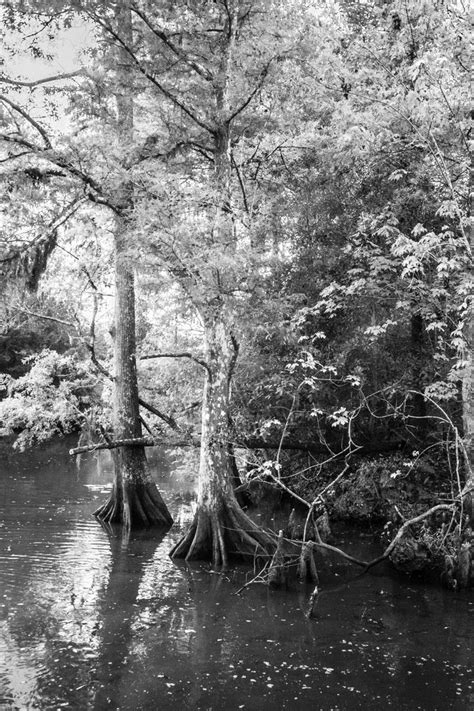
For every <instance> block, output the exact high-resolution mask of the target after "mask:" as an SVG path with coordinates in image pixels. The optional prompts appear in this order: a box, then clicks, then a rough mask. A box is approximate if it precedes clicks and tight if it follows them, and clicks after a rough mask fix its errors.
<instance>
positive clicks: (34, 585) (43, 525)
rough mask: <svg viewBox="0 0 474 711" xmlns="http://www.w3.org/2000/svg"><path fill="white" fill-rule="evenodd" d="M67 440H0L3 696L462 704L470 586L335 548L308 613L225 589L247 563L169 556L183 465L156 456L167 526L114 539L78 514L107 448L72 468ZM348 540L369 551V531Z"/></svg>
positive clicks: (183, 517) (182, 517)
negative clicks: (463, 589)
mask: <svg viewBox="0 0 474 711" xmlns="http://www.w3.org/2000/svg"><path fill="white" fill-rule="evenodd" d="M69 446H71V442H67V443H65V442H62V443H56V444H54V445H50V446H47V447H43V448H41V449H40V450H35V452H30V453H24V454H20V453H14V452H13V451H12V450H11V448H10V447H9V446H7V445H6V444H5V443H3V444H0V709H2V710H3V709H22V710H23V709H79V710H83V709H84V710H86V709H97V710H98V711H100V710H101V709H123V710H124V711H141V710H145V709H150V710H155V709H156V710H160V711H167V710H168V709H173V711H181V709H203V710H204V709H206V710H211V709H212V710H213V711H218V710H219V711H220V710H223V711H233V710H234V709H254V710H255V711H257V710H258V711H266V710H271V711H274V710H279V709H291V710H292V711H293V710H294V711H296V710H299V709H310V710H313V709H316V710H317V709H324V710H326V709H328V710H329V709H349V710H351V711H352V709H385V708H393V709H410V710H412V709H427V710H430V711H431V710H432V709H459V710H460V711H461V710H462V711H467V710H468V709H473V708H474V684H473V671H472V661H473V660H472V656H471V655H472V634H473V631H474V625H473V611H474V601H473V599H472V596H470V595H469V594H468V593H458V594H451V593H447V592H445V591H443V590H440V589H437V588H427V587H424V586H421V585H418V584H415V583H412V582H410V581H407V580H404V579H401V578H397V577H394V576H393V575H392V576H391V575H389V573H388V571H387V570H375V571H373V572H372V573H371V574H369V575H366V576H365V577H362V578H359V579H353V578H354V576H355V571H354V570H353V569H352V568H351V569H350V570H348V569H347V567H346V566H345V565H342V564H341V563H340V561H335V560H334V561H333V562H332V565H330V567H329V568H328V569H327V570H326V573H325V574H323V575H322V592H321V594H320V596H319V598H318V602H317V606H316V608H315V612H316V618H315V619H313V620H308V619H307V618H306V617H305V611H306V608H307V604H308V596H309V593H310V591H311V588H310V587H305V586H302V587H300V588H297V587H296V585H295V588H294V589H293V590H290V591H288V592H281V591H275V592H271V591H268V590H267V588H265V587H263V586H251V587H250V588H248V589H246V590H245V591H244V592H243V593H242V594H241V595H235V591H236V590H237V589H238V588H239V587H240V586H241V585H242V584H243V583H244V582H245V580H246V575H247V574H248V570H246V569H244V568H237V569H236V570H232V571H230V572H228V573H226V574H225V575H218V574H215V573H213V572H212V571H210V569H209V567H208V566H206V565H192V566H188V565H185V564H178V565H177V564H175V563H173V562H172V561H171V560H170V559H169V557H168V551H169V550H170V548H171V545H172V543H173V542H174V541H176V539H177V537H178V536H179V534H180V529H181V528H182V527H183V526H185V525H186V524H187V523H188V522H189V520H190V518H191V507H190V497H189V491H190V490H192V488H193V484H192V479H191V477H190V475H189V474H188V473H187V472H186V469H185V468H183V467H182V466H181V467H179V466H177V465H174V464H173V462H172V459H171V457H170V456H168V457H166V456H165V453H164V452H161V453H160V452H155V453H154V455H153V465H154V469H156V477H157V482H158V486H159V487H160V489H161V491H162V492H163V494H164V496H165V499H166V500H167V502H168V504H169V506H170V509H171V511H172V514H173V515H174V517H175V519H176V521H177V523H176V524H175V526H174V527H173V529H172V530H171V531H170V532H169V533H168V534H166V536H164V537H162V538H156V537H155V538H153V537H150V535H149V534H148V535H143V536H137V537H134V538H132V539H131V540H129V541H122V540H121V538H120V537H115V538H114V537H110V536H109V535H108V534H107V533H106V532H105V531H104V530H103V529H102V528H101V526H100V525H99V524H98V523H97V522H96V521H95V519H94V518H93V517H92V516H91V512H92V511H93V510H94V509H95V508H96V507H97V505H98V504H99V503H100V502H101V501H102V500H103V499H104V498H105V497H106V495H107V491H108V489H109V482H110V480H111V470H110V464H109V460H108V458H107V455H104V456H101V457H100V459H96V458H95V457H94V456H92V455H90V456H88V457H87V458H85V459H82V462H81V464H80V466H79V468H78V467H76V465H75V463H74V462H73V461H71V459H70V457H69V456H68V454H67V450H68V447H69ZM352 539H353V540H346V541H345V545H350V546H352V550H353V551H354V552H355V553H356V554H357V553H358V554H359V555H361V556H366V557H371V556H372V554H373V553H374V551H373V543H372V542H371V541H370V539H369V538H368V537H367V536H365V537H364V536H362V534H360V533H355V534H352ZM327 562H328V564H329V563H330V561H327ZM250 577H252V576H251V575H250ZM349 579H351V580H352V582H349Z"/></svg>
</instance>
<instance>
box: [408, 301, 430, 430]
mask: <svg viewBox="0 0 474 711" xmlns="http://www.w3.org/2000/svg"><path fill="white" fill-rule="evenodd" d="M410 326H411V328H410V331H411V333H410V335H411V357H412V366H411V373H412V388H413V390H415V394H414V395H413V401H412V411H411V418H409V423H410V425H412V426H413V427H414V428H415V431H416V432H418V434H419V436H420V437H421V438H423V437H424V436H425V433H426V430H427V414H428V413H427V409H426V400H425V398H424V396H423V388H424V383H423V357H424V349H425V338H424V327H423V316H422V315H421V314H420V313H413V314H412V316H411V323H410Z"/></svg>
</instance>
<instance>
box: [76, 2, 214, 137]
mask: <svg viewBox="0 0 474 711" xmlns="http://www.w3.org/2000/svg"><path fill="white" fill-rule="evenodd" d="M88 15H89V17H90V18H91V19H92V20H93V21H94V22H96V23H97V24H98V25H99V26H100V27H102V29H104V30H105V31H106V32H107V33H108V34H110V35H111V36H112V37H113V38H114V39H115V40H116V41H117V42H118V43H119V44H120V46H121V47H122V48H123V49H124V50H125V52H126V53H127V54H128V56H129V57H130V58H131V59H132V61H133V63H134V64H135V65H136V67H137V69H138V71H139V72H141V74H143V76H145V77H146V78H147V79H148V81H150V82H151V83H152V84H153V85H154V86H156V88H157V89H158V90H159V91H160V92H161V93H162V94H163V95H164V96H166V98H167V99H169V101H171V103H173V104H174V105H175V106H177V107H178V108H179V109H181V111H183V112H184V113H185V114H186V115H187V116H188V117H189V118H190V119H191V120H192V121H193V122H194V123H196V124H197V125H198V126H199V127H200V128H203V129H204V130H205V131H207V132H208V133H210V134H213V133H214V129H213V128H212V127H211V126H208V124H207V123H206V122H205V121H203V120H202V119H200V118H199V116H197V115H196V114H195V113H194V111H193V110H192V109H191V108H190V107H189V106H187V105H186V104H185V103H183V102H182V101H181V100H180V99H178V98H177V97H176V96H175V95H174V94H172V92H171V91H169V89H167V88H166V87H165V86H164V85H163V84H161V82H159V81H158V79H157V78H156V77H155V76H154V75H153V74H151V73H150V72H149V71H148V70H147V69H146V68H145V67H144V66H143V65H142V63H141V62H140V60H139V59H138V57H137V56H136V54H135V52H133V50H132V49H130V47H129V46H128V44H127V43H126V42H125V41H124V40H123V39H122V37H120V35H119V34H117V32H115V30H114V29H113V28H112V27H110V25H108V24H107V23H106V22H104V21H103V20H101V19H100V18H99V17H98V16H97V15H95V14H94V13H90V12H88Z"/></svg>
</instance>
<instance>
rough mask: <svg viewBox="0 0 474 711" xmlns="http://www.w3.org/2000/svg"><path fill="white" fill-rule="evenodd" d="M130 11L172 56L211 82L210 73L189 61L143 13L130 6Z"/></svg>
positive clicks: (134, 6) (191, 60)
mask: <svg viewBox="0 0 474 711" xmlns="http://www.w3.org/2000/svg"><path fill="white" fill-rule="evenodd" d="M131 7H132V10H133V12H134V13H135V14H136V15H138V17H139V18H140V19H141V20H142V21H143V22H144V23H145V25H146V26H147V27H148V29H149V30H151V31H152V32H153V34H154V35H155V36H156V37H158V39H160V40H161V41H162V42H163V43H164V44H165V45H166V46H167V47H168V49H170V50H171V51H172V52H173V54H175V55H176V56H177V57H179V59H182V60H183V62H184V63H185V64H187V65H188V66H189V67H191V69H193V70H194V71H195V72H196V74H198V75H199V76H200V77H202V78H203V79H205V80H206V81H212V80H213V76H212V73H211V72H210V71H209V70H208V69H206V68H205V67H202V66H201V65H200V64H198V63H197V62H195V61H194V60H193V59H191V58H190V57H189V56H188V55H187V54H186V52H185V51H184V50H183V49H181V47H179V46H178V45H176V44H174V42H172V41H171V40H170V38H169V37H168V35H167V34H166V33H165V32H163V30H160V29H158V28H157V27H155V26H154V25H152V23H151V21H150V19H149V18H148V17H147V16H146V15H145V13H144V12H143V11H142V10H140V8H138V7H137V6H136V5H132V6H131Z"/></svg>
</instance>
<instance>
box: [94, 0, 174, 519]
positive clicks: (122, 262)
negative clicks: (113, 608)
mask: <svg viewBox="0 0 474 711" xmlns="http://www.w3.org/2000/svg"><path fill="white" fill-rule="evenodd" d="M116 13H117V14H116V21H117V26H119V27H120V29H121V31H122V34H123V36H124V37H125V38H126V40H127V42H128V43H129V44H131V43H132V41H133V28H132V18H131V10H130V4H129V2H128V1H127V0H123V2H121V3H119V4H118V6H117V10H116ZM116 51H117V61H118V66H119V67H120V68H121V71H119V81H120V80H122V81H121V84H122V86H119V87H118V89H117V94H116V101H117V130H118V132H119V135H120V139H121V141H122V142H123V145H124V146H129V145H131V143H132V141H133V99H132V95H131V93H130V91H127V86H126V81H127V67H128V63H129V58H128V56H127V54H126V52H125V51H124V50H123V49H121V48H119V49H117V50H116ZM116 204H117V213H118V214H121V217H118V218H117V221H116V231H115V245H114V246H115V320H114V365H115V376H114V403H113V430H114V437H115V439H117V440H122V439H137V438H140V437H141V436H142V427H141V421H140V413H139V403H138V383H137V364H136V342H135V284H134V275H133V269H132V267H131V264H130V257H129V255H127V243H128V237H129V235H130V215H131V213H132V211H133V187H132V183H131V181H130V180H128V179H125V180H124V181H123V183H122V185H121V186H120V189H119V190H118V191H117V194H116ZM113 457H114V459H113V460H114V469H115V482H114V486H113V490H112V495H111V497H110V499H109V501H108V502H107V503H106V504H104V506H101V507H100V508H99V509H98V510H97V511H96V512H95V515H96V516H97V517H98V518H99V519H100V520H102V521H104V522H106V523H120V524H123V525H124V526H126V527H127V528H143V527H147V526H167V527H169V526H171V524H172V523H173V519H172V518H171V515H170V513H169V511H168V509H167V507H166V504H165V503H164V501H163V499H162V497H161V495H160V493H159V491H158V489H157V487H156V484H155V483H154V481H153V479H152V477H151V474H150V471H149V469H148V464H147V460H146V455H145V449H144V447H143V446H134V447H131V446H126V447H121V448H120V449H117V450H115V452H114V455H113Z"/></svg>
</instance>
